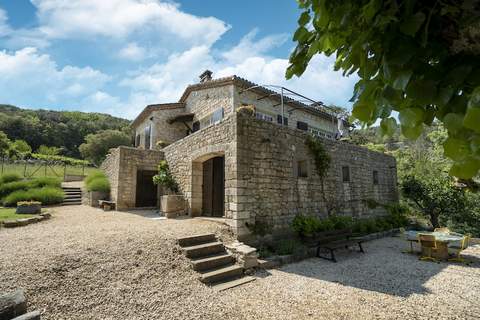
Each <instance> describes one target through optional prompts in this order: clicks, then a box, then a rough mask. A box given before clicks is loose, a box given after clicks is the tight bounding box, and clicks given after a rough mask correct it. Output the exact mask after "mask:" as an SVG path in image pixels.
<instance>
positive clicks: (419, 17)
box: [400, 12, 425, 37]
mask: <svg viewBox="0 0 480 320" xmlns="http://www.w3.org/2000/svg"><path fill="white" fill-rule="evenodd" d="M424 21H425V14H424V13H423V12H417V13H416V14H414V15H409V16H408V17H407V18H406V19H405V20H403V22H402V23H401V24H400V31H401V32H403V33H404V34H406V35H408V36H411V37H414V36H415V34H416V33H417V31H418V30H419V29H420V27H421V26H422V24H423V22H424Z"/></svg>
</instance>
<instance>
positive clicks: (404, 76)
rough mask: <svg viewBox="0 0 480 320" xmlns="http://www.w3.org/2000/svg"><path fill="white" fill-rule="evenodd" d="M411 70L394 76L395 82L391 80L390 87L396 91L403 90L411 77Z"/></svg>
mask: <svg viewBox="0 0 480 320" xmlns="http://www.w3.org/2000/svg"><path fill="white" fill-rule="evenodd" d="M412 74H413V72H412V70H403V71H400V72H398V73H397V74H396V76H395V80H393V84H392V87H393V88H394V89H397V90H405V88H406V87H407V85H408V82H409V81H410V78H411V77H412Z"/></svg>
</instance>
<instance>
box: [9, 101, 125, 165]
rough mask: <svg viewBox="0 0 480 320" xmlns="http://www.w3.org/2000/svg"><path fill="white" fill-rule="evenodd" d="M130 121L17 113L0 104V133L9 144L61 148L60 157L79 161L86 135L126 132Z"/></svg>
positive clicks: (65, 113) (73, 114)
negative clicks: (19, 143)
mask: <svg viewBox="0 0 480 320" xmlns="http://www.w3.org/2000/svg"><path fill="white" fill-rule="evenodd" d="M129 123H130V121H129V120H126V119H122V118H117V117H113V116H111V115H108V114H102V113H87V112H79V111H51V110H30V109H21V108H18V107H15V106H11V105H2V104H0V131H3V132H5V133H6V134H7V136H8V137H9V138H10V139H11V140H16V139H22V140H25V141H26V142H27V143H28V144H29V145H30V146H31V147H32V149H33V150H36V149H37V148H38V147H39V146H40V145H47V146H54V147H62V148H63V151H62V153H63V155H65V156H69V157H75V158H79V157H80V152H79V151H78V147H79V146H80V145H81V144H82V143H83V142H85V137H86V136H87V135H88V134H91V133H96V132H98V131H101V130H108V129H114V130H122V131H128V130H129V127H128V125H129Z"/></svg>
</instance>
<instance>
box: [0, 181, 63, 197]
mask: <svg viewBox="0 0 480 320" xmlns="http://www.w3.org/2000/svg"><path fill="white" fill-rule="evenodd" d="M43 187H52V188H60V187H61V181H60V179H58V178H55V177H39V178H35V179H32V180H19V181H11V182H7V183H4V184H0V198H4V197H6V196H8V195H9V194H11V193H12V192H15V191H20V190H29V189H38V188H43Z"/></svg>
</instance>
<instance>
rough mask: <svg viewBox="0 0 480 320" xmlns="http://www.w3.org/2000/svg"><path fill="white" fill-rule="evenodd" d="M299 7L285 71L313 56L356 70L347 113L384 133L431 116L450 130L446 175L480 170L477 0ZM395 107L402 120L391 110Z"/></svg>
mask: <svg viewBox="0 0 480 320" xmlns="http://www.w3.org/2000/svg"><path fill="white" fill-rule="evenodd" d="M298 3H299V6H300V8H301V9H302V10H303V12H302V13H301V15H300V18H299V19H298V24H299V27H298V29H297V30H296V32H295V34H294V36H293V40H294V41H296V42H297V46H296V48H295V50H294V51H293V52H292V54H291V56H290V65H289V67H288V69H287V71H286V77H287V78H291V77H293V76H294V75H296V76H301V75H302V73H303V72H304V71H305V70H306V68H307V66H308V63H309V61H310V60H311V59H312V58H313V57H314V56H315V55H317V54H325V55H327V56H330V55H332V54H334V53H335V54H336V61H335V67H334V68H335V70H343V74H344V75H351V74H353V73H357V74H358V76H359V77H360V79H359V81H358V82H357V83H356V85H355V88H354V93H353V97H352V100H351V101H352V102H354V105H353V110H352V116H353V117H354V118H356V119H358V120H360V121H361V122H363V123H365V124H367V125H371V124H373V123H375V122H376V121H377V119H381V123H380V124H381V125H380V126H381V131H382V134H387V135H391V134H393V133H394V132H395V131H396V127H397V126H400V128H401V132H402V134H403V135H404V136H405V137H407V138H409V139H416V138H418V137H419V136H420V135H421V134H422V132H423V131H424V130H425V126H430V125H431V124H432V122H433V121H434V119H438V120H439V121H441V122H442V123H443V124H444V126H445V128H446V130H447V135H448V137H447V139H446V140H445V142H444V144H443V149H444V153H445V155H446V156H447V157H449V158H450V159H451V160H452V165H451V168H450V174H451V175H455V176H457V177H460V178H465V179H469V178H472V177H474V176H475V175H477V174H478V172H479V170H480V2H479V1H475V0H473V1H472V0H458V1H453V0H446V1H438V0H425V1H416V0H344V1H331V0H330V1H329V0H298ZM393 111H396V112H398V119H399V122H400V123H399V124H397V120H396V118H395V117H394V116H393V114H392V112H393Z"/></svg>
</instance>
